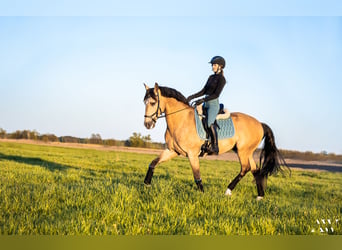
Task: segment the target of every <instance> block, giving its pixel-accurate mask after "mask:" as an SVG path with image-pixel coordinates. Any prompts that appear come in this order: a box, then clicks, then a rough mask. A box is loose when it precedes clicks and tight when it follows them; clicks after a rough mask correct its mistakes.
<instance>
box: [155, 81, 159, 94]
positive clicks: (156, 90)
mask: <svg viewBox="0 0 342 250" xmlns="http://www.w3.org/2000/svg"><path fill="white" fill-rule="evenodd" d="M158 90H159V86H158V83H155V84H154V93H155V94H156V95H157V94H158Z"/></svg>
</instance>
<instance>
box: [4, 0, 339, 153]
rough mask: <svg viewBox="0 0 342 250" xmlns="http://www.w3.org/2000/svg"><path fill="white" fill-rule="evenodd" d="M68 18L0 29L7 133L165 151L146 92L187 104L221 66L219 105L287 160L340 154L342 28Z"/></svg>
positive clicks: (298, 21) (21, 20)
mask: <svg viewBox="0 0 342 250" xmlns="http://www.w3.org/2000/svg"><path fill="white" fill-rule="evenodd" d="M38 2H39V1H38ZM266 2H267V1H266ZM328 2H329V1H328ZM1 4H3V3H1ZM2 7H4V5H3V6H2ZM122 8H123V7H122ZM323 9H324V8H323ZM200 10H201V9H199V8H198V9H197V11H200ZM44 11H46V10H44V9H43V10H42V11H41V14H42V15H43V14H44ZM0 14H1V13H0ZM19 14H20V15H26V14H25V13H19ZM31 14H32V13H31ZM55 14H58V12H57V13H55ZM59 14H60V16H57V17H53V16H50V17H48V16H41V17H39V16H35V17H25V16H22V17H17V16H16V17H12V16H3V17H0V38H1V39H0V48H1V49H0V58H1V60H0V68H1V70H0V93H1V98H0V106H1V107H2V108H1V118H0V127H1V128H3V129H5V130H7V131H8V132H12V131H15V130H17V129H20V130H22V129H30V130H33V129H36V130H37V131H39V132H41V133H54V134H56V135H58V136H61V135H73V136H79V137H90V135H91V134H92V133H99V134H100V135H101V136H102V138H115V139H127V138H128V137H129V136H130V135H131V134H132V133H133V132H140V133H142V134H143V135H147V134H150V135H151V137H152V139H153V140H154V141H163V134H164V131H165V128H166V126H165V121H163V120H159V121H158V123H157V126H156V128H155V129H154V130H147V129H145V128H144V126H143V115H144V105H143V102H142V98H143V96H144V93H145V92H144V87H143V82H146V83H147V84H149V85H151V86H152V85H153V84H154V82H158V83H159V84H160V85H163V86H169V87H172V88H175V89H177V90H179V91H181V92H182V93H183V94H184V95H185V96H188V95H190V94H192V93H194V92H196V91H198V90H199V89H201V88H202V87H203V85H204V84H205V82H206V80H207V78H208V76H209V75H210V74H211V73H212V72H211V67H210V65H209V64H208V61H209V60H210V59H211V57H213V56H215V55H222V56H224V57H225V58H226V61H227V68H226V70H225V76H226V78H227V81H228V84H227V85H226V87H225V89H224V91H223V93H222V95H221V98H220V100H221V102H223V103H225V105H226V106H227V107H228V108H229V109H230V110H231V111H240V112H244V113H247V114H250V115H252V116H255V117H256V118H257V119H259V120H260V121H262V122H266V123H267V124H269V126H270V127H271V128H272V129H273V131H274V133H275V136H276V141H277V144H278V145H279V147H280V148H283V149H293V150H300V151H307V150H310V151H314V152H320V151H322V150H327V151H328V152H334V153H338V154H342V144H341V141H342V132H341V127H342V111H341V107H342V105H341V104H342V101H341V97H340V95H341V93H342V85H341V83H342V73H341V70H340V69H341V68H342V18H341V17H330V16H316V17H314V16H305V13H304V15H303V16H246V15H241V16H216V17H214V18H213V17H212V16H211V17H210V16H133V15H132V16H107V17H102V16H97V17H89V16H81V17H76V16H74V17H64V16H62V14H61V13H59ZM128 14H129V13H128ZM285 14H286V13H285ZM2 15H4V14H2ZM9 15H11V13H10V14H9ZM35 15H39V13H35ZM52 15H54V14H53V13H52ZM75 15H77V13H76V14H75Z"/></svg>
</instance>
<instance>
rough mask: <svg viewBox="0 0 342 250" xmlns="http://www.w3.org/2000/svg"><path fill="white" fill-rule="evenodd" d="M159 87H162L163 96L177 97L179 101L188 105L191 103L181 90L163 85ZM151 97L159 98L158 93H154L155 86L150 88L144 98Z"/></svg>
mask: <svg viewBox="0 0 342 250" xmlns="http://www.w3.org/2000/svg"><path fill="white" fill-rule="evenodd" d="M159 89H160V92H161V94H162V96H165V97H170V98H175V99H176V100H177V101H180V102H182V103H184V104H186V105H189V103H188V102H187V100H186V98H185V96H184V95H183V94H182V93H180V92H179V91H177V90H175V89H172V88H168V87H161V86H159ZM149 97H152V98H153V99H155V100H156V99H157V97H156V95H155V94H154V88H150V89H148V90H147V91H146V95H145V97H144V100H146V99H147V98H149Z"/></svg>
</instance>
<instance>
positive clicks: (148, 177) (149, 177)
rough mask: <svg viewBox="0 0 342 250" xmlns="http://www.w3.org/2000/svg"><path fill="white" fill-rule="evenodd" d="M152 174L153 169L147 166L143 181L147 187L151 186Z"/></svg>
mask: <svg viewBox="0 0 342 250" xmlns="http://www.w3.org/2000/svg"><path fill="white" fill-rule="evenodd" d="M153 172H154V167H151V166H149V167H148V170H147V173H146V177H145V180H144V183H145V184H147V185H150V184H151V181H152V176H153Z"/></svg>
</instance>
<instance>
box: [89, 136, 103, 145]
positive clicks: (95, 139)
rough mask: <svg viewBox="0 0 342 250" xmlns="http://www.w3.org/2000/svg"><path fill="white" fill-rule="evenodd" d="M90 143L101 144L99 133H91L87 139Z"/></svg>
mask: <svg viewBox="0 0 342 250" xmlns="http://www.w3.org/2000/svg"><path fill="white" fill-rule="evenodd" d="M89 143H91V144H102V138H101V135H100V134H92V135H91V137H90V140H89Z"/></svg>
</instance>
